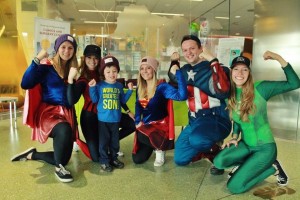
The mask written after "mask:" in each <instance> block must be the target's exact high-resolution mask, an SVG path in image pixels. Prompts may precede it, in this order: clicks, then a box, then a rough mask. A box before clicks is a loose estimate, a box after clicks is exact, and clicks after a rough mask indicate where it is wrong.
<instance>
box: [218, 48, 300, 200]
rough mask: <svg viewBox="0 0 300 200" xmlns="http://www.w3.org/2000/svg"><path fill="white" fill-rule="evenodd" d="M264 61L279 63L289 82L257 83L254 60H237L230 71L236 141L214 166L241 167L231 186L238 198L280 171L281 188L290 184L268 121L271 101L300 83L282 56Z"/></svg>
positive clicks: (268, 56) (273, 55)
mask: <svg viewBox="0 0 300 200" xmlns="http://www.w3.org/2000/svg"><path fill="white" fill-rule="evenodd" d="M263 58H264V59H265V60H276V61H278V62H279V64H280V65H281V67H282V69H283V71H284V73H285V75H286V79H287V80H286V81H259V82H256V83H253V78H252V74H251V69H250V60H249V59H248V58H246V57H243V56H239V57H237V58H235V59H234V60H233V61H232V64H231V67H230V68H231V95H230V97H229V99H228V109H229V111H230V116H231V118H232V120H233V132H232V139H231V140H230V141H229V142H227V143H226V144H224V145H223V150H222V151H221V152H220V153H219V154H218V155H217V156H216V157H215V159H214V164H215V166H216V167H217V168H219V169H225V168H229V167H233V166H239V167H238V168H237V170H236V171H235V172H234V173H232V175H231V177H230V178H229V180H228V182H227V187H228V189H229V191H230V192H232V193H235V194H238V193H243V192H245V191H247V190H249V189H251V188H252V187H253V186H254V185H255V184H257V183H260V182H262V181H263V180H264V179H266V178H267V177H269V176H270V175H273V174H275V173H276V171H277V180H278V184H279V185H286V184H287V178H288V177H287V176H286V174H285V173H284V171H283V170H282V168H281V166H280V164H279V162H278V161H277V160H276V157H277V147H276V143H275V140H274V137H273V134H272V131H271V127H270V124H269V122H268V118H267V101H268V100H269V99H270V98H271V97H272V96H275V95H277V94H281V93H284V92H288V91H291V90H294V89H297V88H299V87H300V80H299V77H298V76H297V74H296V73H295V71H294V70H293V68H292V66H291V65H290V64H289V63H288V62H286V61H285V60H284V59H283V58H282V57H281V56H280V55H278V54H276V53H273V52H270V51H267V52H265V53H264V55H263ZM239 135H240V137H241V139H240V140H239V141H238V138H239ZM225 147H227V148H225Z"/></svg>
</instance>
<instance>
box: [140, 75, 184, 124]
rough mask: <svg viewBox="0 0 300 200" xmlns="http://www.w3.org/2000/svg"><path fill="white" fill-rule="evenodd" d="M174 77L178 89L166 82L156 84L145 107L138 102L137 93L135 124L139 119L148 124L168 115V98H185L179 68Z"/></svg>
mask: <svg viewBox="0 0 300 200" xmlns="http://www.w3.org/2000/svg"><path fill="white" fill-rule="evenodd" d="M176 77H177V79H178V90H177V89H176V88H174V87H173V86H171V85H170V84H168V83H166V82H162V83H160V84H159V85H157V88H156V91H155V94H154V96H153V97H152V98H151V99H150V100H149V103H148V105H147V106H146V107H145V108H144V107H143V106H142V105H141V104H140V101H139V97H138V94H137V100H136V105H135V124H138V123H139V122H140V121H143V123H144V124H148V123H150V122H152V121H157V120H161V119H164V118H165V117H166V116H167V115H168V110H167V102H168V99H172V100H176V101H183V100H186V98H187V90H186V82H185V80H184V78H183V76H182V73H181V72H180V71H179V70H177V72H176Z"/></svg>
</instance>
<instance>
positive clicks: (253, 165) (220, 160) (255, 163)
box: [214, 141, 277, 194]
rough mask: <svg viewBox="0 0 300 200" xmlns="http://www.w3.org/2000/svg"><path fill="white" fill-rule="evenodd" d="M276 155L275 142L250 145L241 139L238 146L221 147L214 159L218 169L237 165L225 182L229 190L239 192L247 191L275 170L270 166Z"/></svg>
mask: <svg viewBox="0 0 300 200" xmlns="http://www.w3.org/2000/svg"><path fill="white" fill-rule="evenodd" d="M276 157H277V147H276V144H275V143H268V144H263V145H259V146H256V147H250V146H248V145H246V144H245V143H244V142H243V141H239V143H238V146H237V147H235V146H234V145H231V146H230V147H229V148H225V149H223V150H222V151H221V152H220V153H219V154H218V155H217V156H216V157H215V159H214V164H215V166H216V167H217V168H219V169H225V168H229V167H232V166H239V168H238V169H237V170H236V171H235V172H234V174H233V175H232V176H231V178H230V179H229V180H228V182H227V187H228V189H229V191H230V192H232V193H234V194H239V193H243V192H246V191H248V190H249V189H251V188H252V187H253V186H254V185H256V184H257V183H260V182H262V181H263V180H265V179H266V178H267V177H269V176H270V175H272V174H274V173H275V172H276V169H275V168H274V167H273V166H272V164H273V163H274V161H275V159H276Z"/></svg>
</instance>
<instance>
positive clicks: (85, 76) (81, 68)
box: [80, 56, 101, 81]
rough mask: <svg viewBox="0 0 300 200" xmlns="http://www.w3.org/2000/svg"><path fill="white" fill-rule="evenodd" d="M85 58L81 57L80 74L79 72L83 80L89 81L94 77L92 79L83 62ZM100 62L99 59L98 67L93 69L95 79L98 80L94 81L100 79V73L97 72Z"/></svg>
mask: <svg viewBox="0 0 300 200" xmlns="http://www.w3.org/2000/svg"><path fill="white" fill-rule="evenodd" d="M85 58H86V56H82V57H81V63H80V72H81V76H83V77H84V78H86V79H87V80H89V81H90V80H92V79H93V78H95V77H93V76H92V74H91V73H90V70H89V68H88V66H87V64H86V62H85ZM100 61H101V59H100V58H99V62H98V65H97V66H96V68H95V73H96V78H98V79H97V80H96V81H99V79H100V72H99V70H100Z"/></svg>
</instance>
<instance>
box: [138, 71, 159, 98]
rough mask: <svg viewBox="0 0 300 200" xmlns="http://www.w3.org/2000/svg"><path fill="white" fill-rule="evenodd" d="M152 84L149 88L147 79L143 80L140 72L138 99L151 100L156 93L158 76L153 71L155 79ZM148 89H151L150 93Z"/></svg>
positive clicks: (153, 78)
mask: <svg viewBox="0 0 300 200" xmlns="http://www.w3.org/2000/svg"><path fill="white" fill-rule="evenodd" d="M151 83H152V84H151V85H149V87H148V86H147V82H146V80H145V79H143V77H142V75H141V71H140V72H139V76H138V80H137V87H138V91H137V92H138V97H139V99H144V98H145V99H151V98H152V97H153V96H154V94H155V91H156V85H157V75H156V72H155V71H154V70H153V77H152V82H151ZM147 88H150V91H148V89H147Z"/></svg>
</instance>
